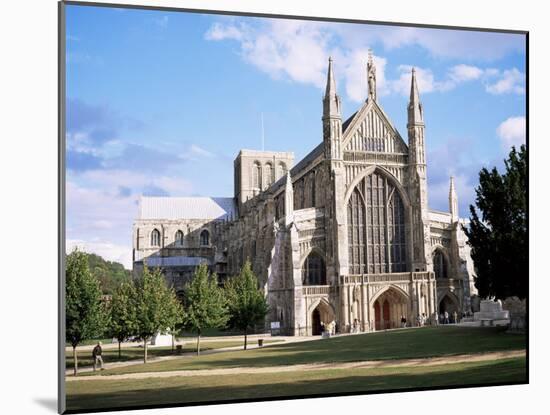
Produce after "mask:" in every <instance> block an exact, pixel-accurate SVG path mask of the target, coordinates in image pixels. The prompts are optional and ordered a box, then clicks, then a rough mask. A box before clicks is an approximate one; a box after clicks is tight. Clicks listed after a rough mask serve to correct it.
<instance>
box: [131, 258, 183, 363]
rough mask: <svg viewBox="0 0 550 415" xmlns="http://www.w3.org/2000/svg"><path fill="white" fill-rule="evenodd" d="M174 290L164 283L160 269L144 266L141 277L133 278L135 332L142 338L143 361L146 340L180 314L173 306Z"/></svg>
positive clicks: (145, 354) (145, 357) (178, 309)
mask: <svg viewBox="0 0 550 415" xmlns="http://www.w3.org/2000/svg"><path fill="white" fill-rule="evenodd" d="M174 301H177V299H176V297H175V294H174V291H173V290H170V289H169V288H168V287H167V286H166V283H165V280H164V276H163V275H162V273H161V271H160V269H158V268H156V269H155V270H153V271H151V270H149V269H148V268H147V267H144V269H143V274H142V275H141V277H139V278H137V279H136V280H135V296H134V304H135V310H136V333H137V335H138V336H139V338H140V339H141V340H143V362H144V363H147V342H148V341H149V340H151V337H153V336H154V335H155V334H157V333H159V332H160V333H165V332H166V331H167V329H169V328H170V327H171V325H172V324H174V323H173V322H174V321H177V319H178V318H179V316H181V314H182V310H181V308H177V307H175V306H174Z"/></svg>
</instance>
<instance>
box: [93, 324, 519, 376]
mask: <svg viewBox="0 0 550 415" xmlns="http://www.w3.org/2000/svg"><path fill="white" fill-rule="evenodd" d="M525 347H526V336H525V335H510V334H507V333H504V332H503V331H502V330H500V329H499V328H481V329H480V328H470V327H456V326H447V327H426V328H421V329H414V330H398V331H391V332H378V333H370V334H365V335H354V336H342V337H333V338H330V339H326V340H319V341H309V342H300V343H289V344H281V345H275V346H270V347H266V348H264V349H253V350H248V351H245V352H243V351H236V352H223V353H217V354H211V355H205V356H200V357H194V358H192V359H189V358H187V359H176V360H170V361H165V362H156V363H151V364H148V365H147V366H144V365H137V366H131V367H124V368H117V369H112V370H107V371H105V372H103V373H102V375H105V376H108V375H111V374H122V373H137V372H153V371H154V372H163V371H172V370H180V369H191V370H193V369H221V368H231V367H245V366H255V367H258V366H264V367H265V366H278V365H293V364H308V363H334V362H351V361H363V360H389V359H414V358H423V357H439V356H450V355H457V354H470V353H481V352H497V351H504V350H519V349H524V348H525Z"/></svg>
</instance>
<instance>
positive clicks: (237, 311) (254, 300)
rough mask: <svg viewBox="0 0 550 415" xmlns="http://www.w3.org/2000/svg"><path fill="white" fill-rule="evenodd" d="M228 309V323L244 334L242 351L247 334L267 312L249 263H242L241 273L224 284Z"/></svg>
mask: <svg viewBox="0 0 550 415" xmlns="http://www.w3.org/2000/svg"><path fill="white" fill-rule="evenodd" d="M225 290H226V295H227V302H228V309H229V323H228V325H229V326H230V327H231V328H235V329H237V330H240V331H242V332H243V333H244V349H245V350H246V346H247V334H248V332H249V331H250V330H252V329H254V327H255V325H256V324H258V323H260V322H261V321H263V319H264V318H265V316H266V314H267V312H268V306H267V301H266V299H265V296H264V294H263V292H262V291H261V290H260V289H259V287H258V279H257V278H256V276H255V275H254V273H253V272H252V268H251V266H250V261H246V262H245V263H244V266H243V268H242V269H241V273H240V274H239V275H238V276H237V277H234V278H231V279H229V280H227V281H226V283H225Z"/></svg>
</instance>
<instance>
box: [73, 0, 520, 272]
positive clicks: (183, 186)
mask: <svg viewBox="0 0 550 415" xmlns="http://www.w3.org/2000/svg"><path fill="white" fill-rule="evenodd" d="M369 48H372V50H373V53H374V56H375V63H376V66H377V87H378V88H377V89H378V101H379V103H380V104H381V105H382V107H383V108H384V110H385V112H386V113H387V114H388V116H389V117H390V119H391V120H392V121H393V123H394V125H395V126H396V128H397V129H398V131H399V132H400V133H401V136H402V137H403V138H404V139H405V140H406V105H407V99H408V90H409V85H410V68H411V66H414V67H416V68H417V74H418V83H419V89H420V94H421V99H422V102H423V104H424V112H425V122H426V146H427V159H428V181H429V189H428V194H429V201H430V207H431V208H434V209H439V210H447V209H448V205H447V194H448V181H449V176H450V175H454V176H455V181H456V184H457V189H458V193H459V194H458V196H459V206H460V213H461V215H462V216H467V214H468V205H469V204H471V203H473V202H474V197H475V193H474V187H475V186H476V184H477V174H478V172H479V170H480V168H481V167H483V166H494V165H497V166H498V167H501V166H502V159H503V158H505V156H506V154H507V153H508V151H509V149H510V147H511V145H518V144H521V143H523V142H525V39H524V36H523V35H517V34H497V33H487V32H473V31H452V30H442V29H419V28H407V27H391V26H379V25H359V24H348V23H327V22H309V21H308V22H305V21H298V20H284V19H261V18H250V17H247V18H243V17H229V16H216V15H205V14H187V13H177V12H164V11H145V10H132V9H109V8H101V7H90V6H76V5H69V6H68V7H67V245H68V247H69V248H70V247H72V246H75V245H79V246H81V247H83V248H84V249H86V250H89V251H93V252H96V253H98V254H100V255H102V256H104V257H105V258H108V259H111V260H117V261H120V262H122V263H124V264H125V266H127V267H130V266H131V262H130V259H131V247H132V241H131V232H132V222H133V220H134V218H135V216H136V213H137V204H136V201H137V198H138V197H139V195H140V194H146V195H172V196H185V195H203V196H232V194H233V176H232V173H233V159H234V158H235V156H236V154H237V153H238V151H239V149H241V148H248V149H261V114H262V113H263V118H264V125H265V148H266V150H280V151H294V153H295V156H296V160H299V159H300V158H301V157H303V156H304V155H305V154H307V153H308V152H309V151H310V150H311V149H313V148H314V147H315V146H316V145H317V144H318V143H319V142H320V141H321V139H322V135H321V134H322V130H321V111H322V106H321V99H322V95H323V88H324V84H325V76H326V66H327V60H328V56H329V55H331V56H332V57H333V58H334V69H335V75H336V80H337V89H338V93H339V94H340V95H341V97H342V101H343V112H344V117H348V116H350V115H351V114H353V112H355V111H356V110H357V109H358V108H359V107H360V106H361V104H362V102H363V101H364V99H365V98H366V95H367V86H366V58H367V53H368V49H369Z"/></svg>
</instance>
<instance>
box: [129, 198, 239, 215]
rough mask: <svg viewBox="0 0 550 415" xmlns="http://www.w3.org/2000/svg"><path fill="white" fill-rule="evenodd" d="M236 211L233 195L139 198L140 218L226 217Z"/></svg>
mask: <svg viewBox="0 0 550 415" xmlns="http://www.w3.org/2000/svg"><path fill="white" fill-rule="evenodd" d="M235 212H236V208H235V201H234V199H233V198H232V197H151V196H142V197H141V198H140V200H139V208H138V219H212V220H214V219H226V218H228V217H233V216H234V213H235Z"/></svg>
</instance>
